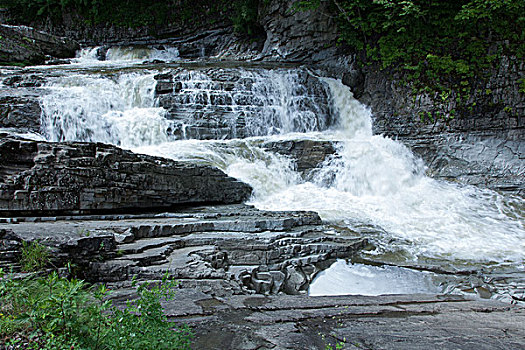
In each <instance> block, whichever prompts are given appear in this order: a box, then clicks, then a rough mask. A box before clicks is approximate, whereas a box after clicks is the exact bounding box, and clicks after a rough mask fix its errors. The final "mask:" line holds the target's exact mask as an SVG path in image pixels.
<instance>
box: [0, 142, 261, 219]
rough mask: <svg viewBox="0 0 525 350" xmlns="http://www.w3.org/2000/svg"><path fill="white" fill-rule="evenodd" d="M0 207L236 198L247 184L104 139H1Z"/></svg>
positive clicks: (123, 205)
mask: <svg viewBox="0 0 525 350" xmlns="http://www.w3.org/2000/svg"><path fill="white" fill-rule="evenodd" d="M0 154H1V165H0V174H1V175H2V178H1V183H0V212H1V213H2V214H3V215H12V214H13V213H26V214H28V213H34V212H39V213H55V212H90V211H97V210H98V211H100V210H105V211H112V210H113V211H115V210H125V209H126V210H132V211H136V210H146V209H155V208H169V207H172V206H174V205H181V204H188V203H236V202H241V201H243V200H244V199H246V198H247V197H248V196H249V195H250V193H251V188H250V187H249V186H248V185H246V184H243V183H241V182H239V181H237V180H235V179H233V178H230V177H228V176H226V175H225V174H224V173H223V172H222V171H220V170H218V169H216V168H213V167H209V166H199V165H195V164H189V163H183V162H175V161H172V160H168V159H163V158H156V157H148V156H143V155H138V154H134V153H132V152H130V151H125V150H122V149H119V148H118V147H115V146H110V145H106V144H101V143H49V142H37V141H30V140H23V139H18V138H16V137H11V136H9V135H8V134H2V135H1V139H0Z"/></svg>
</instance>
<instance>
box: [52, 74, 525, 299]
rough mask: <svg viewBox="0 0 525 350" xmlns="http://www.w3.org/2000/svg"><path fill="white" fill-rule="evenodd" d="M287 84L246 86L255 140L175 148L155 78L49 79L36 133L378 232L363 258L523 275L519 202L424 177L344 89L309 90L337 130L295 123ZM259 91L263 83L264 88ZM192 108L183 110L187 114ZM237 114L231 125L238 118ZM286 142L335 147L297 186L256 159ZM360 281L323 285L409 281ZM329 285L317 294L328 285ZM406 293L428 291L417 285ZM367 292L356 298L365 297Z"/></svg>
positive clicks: (185, 143) (293, 175)
mask: <svg viewBox="0 0 525 350" xmlns="http://www.w3.org/2000/svg"><path fill="white" fill-rule="evenodd" d="M199 74H201V73H199ZM199 74H195V75H194V76H193V77H192V78H189V79H188V81H185V82H184V84H185V85H184V88H185V89H187V91H186V92H187V93H188V94H189V95H191V94H193V95H195V96H201V97H198V98H204V97H206V96H208V97H207V98H210V96H211V95H210V92H209V91H210V86H211V84H212V83H211V81H210V80H209V79H207V78H206V77H204V76H199ZM254 74H255V73H254ZM294 74H295V73H293V72H291V73H290V74H288V75H286V74H282V73H275V72H270V73H261V74H255V75H257V79H259V80H257V79H255V83H254V84H251V86H252V87H251V91H252V93H254V94H256V95H257V96H259V98H258V99H257V101H259V103H260V104H262V106H263V107H264V108H267V110H271V111H272V112H271V113H269V114H264V113H260V118H261V119H258V120H255V121H254V124H252V125H247V128H248V129H249V130H250V132H249V133H248V134H249V135H258V134H257V133H258V132H259V135H261V136H259V137H252V138H248V139H243V140H228V141H200V140H173V139H172V138H171V136H170V135H168V132H167V130H168V129H169V127H170V125H171V124H170V123H172V121H168V120H166V118H165V116H166V111H165V110H164V109H162V108H158V107H155V106H156V104H155V100H154V95H153V89H154V79H153V75H154V74H153V73H151V74H149V73H148V74H142V75H139V74H136V73H126V74H121V75H117V76H105V77H104V76H67V77H62V78H57V79H56V81H54V82H53V84H51V85H49V86H48V89H49V90H50V94H49V95H47V96H45V97H44V98H43V100H42V106H43V109H44V114H43V125H44V126H45V133H46V136H47V137H48V138H49V139H50V140H53V141H60V140H82V141H102V142H108V143H113V144H117V145H121V146H123V147H126V148H131V149H133V150H135V151H137V152H140V153H146V154H151V155H156V156H163V157H167V158H172V159H177V160H189V161H193V162H199V163H203V164H211V165H214V166H217V167H219V168H220V169H222V170H224V171H225V172H226V173H227V174H229V175H231V176H233V177H236V178H238V179H240V180H242V181H244V182H246V183H249V184H250V185H251V186H252V187H253V188H254V195H253V196H252V198H251V200H250V204H253V205H255V206H256V207H257V208H260V209H265V210H314V211H317V212H318V213H319V214H320V215H321V217H322V218H323V219H324V220H326V221H329V222H334V223H337V224H338V225H348V226H351V225H352V223H354V222H363V223H367V224H372V225H374V226H376V227H380V228H381V229H382V230H383V231H384V233H382V234H381V236H379V237H374V240H375V241H374V244H375V245H376V247H377V249H376V251H373V252H370V253H369V254H378V255H380V254H384V253H387V252H389V251H402V252H403V254H404V256H405V257H407V259H408V260H410V261H416V262H417V261H418V259H420V258H431V259H438V260H440V261H444V262H450V263H452V264H456V263H457V264H460V265H461V264H469V265H476V266H484V265H485V264H489V263H490V264H492V263H496V264H507V265H508V264H510V265H512V266H515V267H516V268H523V262H524V259H525V228H524V220H523V219H524V212H523V207H524V206H523V200H522V199H521V198H517V197H512V196H502V195H500V194H498V193H496V192H494V191H490V190H485V189H479V188H476V187H473V186H463V185H458V184H453V183H448V182H443V181H436V180H433V179H431V178H429V177H427V176H425V174H424V164H422V162H421V161H420V160H419V159H417V158H416V157H414V155H413V154H412V153H411V152H410V151H409V150H408V149H407V148H406V147H405V146H403V145H402V144H401V143H399V142H396V141H394V140H391V139H389V138H385V137H383V136H381V135H373V134H372V128H371V116H370V111H369V110H368V109H367V108H366V107H365V106H363V105H362V104H360V103H359V102H358V101H357V100H355V99H354V98H353V96H352V93H351V92H350V90H349V89H348V88H347V87H346V86H344V85H342V84H341V83H340V82H338V81H335V80H333V79H323V80H320V81H319V84H326V86H327V88H328V89H329V91H330V93H331V96H332V99H331V103H332V108H333V109H334V110H335V111H336V114H337V123H336V125H335V126H334V127H332V129H329V130H326V129H327V128H328V127H329V126H328V125H322V126H320V125H319V121H318V120H317V119H318V118H317V119H316V118H314V117H315V115H316V112H317V109H315V108H313V109H308V108H306V109H305V108H303V109H301V113H298V112H297V111H298V109H297V108H296V107H295V105H293V101H299V100H300V99H299V98H298V96H300V95H301V91H300V89H299V88H297V87H293V85H294V84H295V81H294V79H293V76H294ZM247 75H248V74H247ZM264 79H269V80H268V81H267V84H266V85H267V87H266V88H265V87H264V86H265V85H264ZM257 84H260V85H257ZM254 86H255V87H254ZM292 89H297V90H293V91H292ZM193 95H191V96H193ZM202 96H203V97H202ZM191 98H193V97H189V100H188V101H189V102H191V103H193V104H197V103H196V102H195V101H193V100H191ZM195 98H197V97H195ZM231 98H232V99H233V98H235V96H234V95H232V97H231ZM304 101H308V100H303V102H301V103H300V104H301V106H303V105H305V102H304ZM201 105H202V104H201ZM240 106H241V105H239V106H237V107H238V108H239V109H238V110H235V108H233V111H232V113H236V112H241V107H240ZM190 107H191V105H190ZM234 107H236V106H234ZM192 108H193V107H192ZM199 108H200V107H199ZM242 108H245V107H242ZM301 108H302V107H301ZM188 110H189V111H192V109H191V108H189V109H188ZM263 110H264V109H263ZM243 112H245V110H243ZM191 113H193V112H191ZM257 130H259V131H257ZM323 130H324V131H323ZM269 134H277V135H269ZM287 139H288V140H297V139H302V140H304V139H313V140H324V141H337V146H336V147H337V152H336V154H335V155H334V156H333V157H331V158H330V159H328V160H327V161H326V162H325V163H324V164H323V165H322V167H321V168H320V169H318V171H317V172H316V173H315V176H314V177H313V179H311V180H310V181H306V180H304V179H303V178H302V177H301V175H300V174H299V173H298V172H296V171H295V170H294V165H293V162H292V161H291V160H290V159H288V158H287V157H285V156H282V155H277V154H274V153H272V152H270V151H265V150H263V149H261V147H260V145H261V144H262V143H264V142H267V141H279V140H280V141H282V140H287ZM365 270H366V269H364V267H355V266H354V267H349V266H343V264H342V263H338V264H336V265H335V267H334V271H335V275H334V276H330V275H331V272H330V273H327V274H326V276H325V278H338V277H337V276H342V275H348V276H350V277H351V278H350V280H349V281H350V282H348V281H347V282H344V283H342V285H348V284H351V283H353V282H351V281H352V280H354V281H355V280H356V279H359V278H361V277H359V276H361V275H363V276H365V275H366V273H369V274H370V276H375V278H376V279H379V280H381V279H385V281H386V280H392V281H394V280H395V279H397V278H398V277H399V276H404V277H399V278H407V279H408V280H410V279H411V278H415V277H414V276H413V275H410V273H408V272H406V271H404V270H403V271H401V270H399V271H398V270H395V269H394V270H391V269H390V268H387V269H386V271H378V270H374V269H372V270H368V272H367V271H365ZM330 271H332V270H330ZM400 271H401V272H400ZM396 276H397V277H396ZM418 276H419V275H418ZM327 281H328V282H327ZM327 281H325V282H323V285H329V283H332V282H330V279H329V280H327ZM413 281H414V283H416V282H417V283H419V284H418V285H423V286H426V284H425V283H426V282H425V283H423V282H424V281H423V282H421V281H420V280H418V279H417V278H416V279H414V280H413ZM418 281H419V282H418ZM420 282H421V283H423V284H421V283H420ZM316 283H318V282H316ZM394 287H395V286H394V285H393V284H391V283H390V282H389V283H386V284H385V289H384V290H383V289H380V288H379V287H378V286H373V287H368V286H367V287H366V288H372V289H373V288H376V289H377V288H379V289H378V290H383V291H384V292H385V293H386V292H387V291H388V290H390V291H392V290H395V291H397V290H398V289H395V288H394ZM344 288H346V287H344ZM366 288H364V289H362V290H361V291H360V292H359V293H360V294H366V293H365V292H366V290H367V289H366ZM381 288H382V287H381ZM389 288H390V289H389ZM392 288H394V289H392ZM396 288H397V287H396ZM425 288H426V287H425ZM345 290H346V289H345ZM412 292H413V291H412ZM323 293H328V292H327V291H325V292H323ZM338 293H339V292H338ZM344 293H346V292H344ZM396 293H397V292H396Z"/></svg>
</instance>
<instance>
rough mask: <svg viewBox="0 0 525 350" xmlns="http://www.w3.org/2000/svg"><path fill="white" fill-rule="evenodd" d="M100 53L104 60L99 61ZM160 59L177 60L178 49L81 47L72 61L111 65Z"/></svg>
mask: <svg viewBox="0 0 525 350" xmlns="http://www.w3.org/2000/svg"><path fill="white" fill-rule="evenodd" d="M100 53H104V55H103V56H102V57H103V58H104V60H102V61H100V60H99V59H100V58H101V56H100ZM152 60H161V61H165V62H173V61H177V60H179V50H178V49H177V48H176V47H163V48H149V47H135V46H115V47H110V48H107V49H104V48H101V47H88V48H83V49H81V50H80V51H78V53H77V57H76V58H75V59H74V60H73V63H78V64H83V65H93V64H98V65H104V64H106V65H111V64H118V63H120V64H122V63H124V64H130V63H141V62H144V61H152Z"/></svg>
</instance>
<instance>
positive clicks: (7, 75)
mask: <svg viewBox="0 0 525 350" xmlns="http://www.w3.org/2000/svg"><path fill="white" fill-rule="evenodd" d="M43 84H44V78H43V76H42V75H39V74H23V73H22V72H20V71H19V70H14V69H13V70H9V71H7V72H2V73H0V128H12V129H16V131H18V132H39V131H40V114H41V112H42V111H41V108H40V102H39V99H40V97H41V96H42V95H43V94H44V93H45V92H44V89H42V88H40V87H41V86H42V85H43Z"/></svg>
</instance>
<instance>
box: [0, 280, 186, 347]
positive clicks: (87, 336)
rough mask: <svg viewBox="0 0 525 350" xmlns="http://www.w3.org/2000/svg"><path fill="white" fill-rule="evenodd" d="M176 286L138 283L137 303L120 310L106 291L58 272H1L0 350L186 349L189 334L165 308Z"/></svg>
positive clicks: (103, 287) (172, 284)
mask: <svg viewBox="0 0 525 350" xmlns="http://www.w3.org/2000/svg"><path fill="white" fill-rule="evenodd" d="M174 283H175V282H174V281H172V280H170V279H169V278H168V276H167V275H166V276H165V277H164V278H163V280H162V281H161V283H160V284H158V285H153V284H142V285H138V286H137V283H136V282H135V286H137V295H138V298H137V299H136V300H133V301H128V302H127V303H126V308H124V309H121V308H118V307H116V306H114V305H113V304H112V302H111V301H110V300H109V299H108V290H107V289H106V287H105V286H103V285H102V286H99V287H98V288H94V287H88V286H87V284H86V283H85V282H83V281H80V280H76V279H71V280H68V279H65V278H61V277H59V276H58V275H57V274H56V273H55V272H53V273H51V274H50V275H48V276H47V277H28V278H23V279H15V278H14V277H13V276H12V275H5V274H4V273H3V272H2V271H0V301H1V303H0V347H1V346H2V345H16V344H17V343H21V342H23V343H26V344H28V346H29V348H38V349H58V350H61V349H73V348H74V349H107V350H109V349H117V350H119V349H188V348H189V343H190V339H191V331H190V330H189V329H188V328H187V327H179V328H176V327H175V326H174V325H173V324H171V323H169V322H168V321H167V318H166V316H165V315H164V313H163V308H162V305H161V300H163V299H166V298H172V297H173V286H174ZM1 339H10V340H7V341H6V343H5V344H2V340H1Z"/></svg>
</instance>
